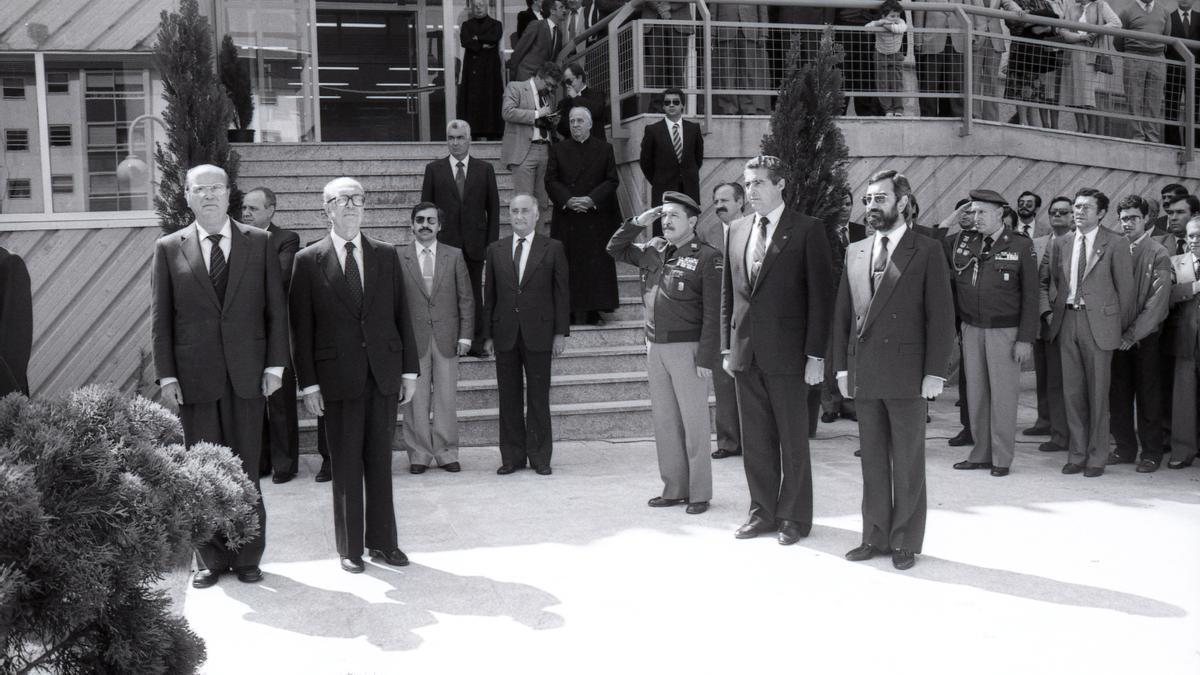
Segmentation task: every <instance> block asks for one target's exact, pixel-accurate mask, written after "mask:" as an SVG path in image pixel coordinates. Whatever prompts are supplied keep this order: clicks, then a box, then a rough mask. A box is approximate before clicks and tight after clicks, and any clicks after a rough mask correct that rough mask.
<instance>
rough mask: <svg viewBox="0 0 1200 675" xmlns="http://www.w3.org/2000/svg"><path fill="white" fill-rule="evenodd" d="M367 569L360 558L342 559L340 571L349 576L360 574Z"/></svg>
mask: <svg viewBox="0 0 1200 675" xmlns="http://www.w3.org/2000/svg"><path fill="white" fill-rule="evenodd" d="M366 568H367V566H366V565H364V564H363V561H362V558H342V569H344V570H346V571H347V572H349V573H351V574H362V571H363V570H365V569H366Z"/></svg>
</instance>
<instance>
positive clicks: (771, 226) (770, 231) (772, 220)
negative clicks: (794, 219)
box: [746, 204, 784, 269]
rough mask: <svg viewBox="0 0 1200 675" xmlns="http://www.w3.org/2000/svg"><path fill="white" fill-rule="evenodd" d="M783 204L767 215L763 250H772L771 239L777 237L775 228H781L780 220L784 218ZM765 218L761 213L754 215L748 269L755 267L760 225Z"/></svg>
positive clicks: (747, 259)
mask: <svg viewBox="0 0 1200 675" xmlns="http://www.w3.org/2000/svg"><path fill="white" fill-rule="evenodd" d="M783 206H784V205H783V204H780V205H779V206H776V207H775V208H774V209H772V210H771V212H770V213H768V214H767V240H766V241H765V242H764V245H763V250H764V251H765V250H767V249H769V248H771V238H772V237H774V236H775V228H776V227H779V219H780V218H782V217H783ZM762 218H763V216H762V214H761V213H755V214H754V222H753V223H751V225H753V227H751V228H750V241H749V242H747V243H748V245H747V246H746V269H751V268H753V267H754V262H753V261H754V247H755V246H756V245H757V244H758V236H759V235H758V223H759V221H761V220H762Z"/></svg>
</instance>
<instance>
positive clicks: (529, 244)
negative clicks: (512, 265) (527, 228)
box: [510, 232, 535, 284]
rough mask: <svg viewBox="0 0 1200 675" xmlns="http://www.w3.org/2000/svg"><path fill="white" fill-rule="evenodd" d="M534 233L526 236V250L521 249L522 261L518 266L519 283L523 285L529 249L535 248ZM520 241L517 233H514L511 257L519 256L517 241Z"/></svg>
mask: <svg viewBox="0 0 1200 675" xmlns="http://www.w3.org/2000/svg"><path fill="white" fill-rule="evenodd" d="M534 234H535V233H534V232H530V233H529V234H528V235H526V236H525V248H523V249H521V260H520V261H519V262H518V264H517V283H518V284H519V283H521V279H523V278H524V277H525V263H526V262H528V261H529V249H531V248H533V236H534ZM519 239H520V237H519V236H517V233H515V232H514V233H513V244H512V251H511V252H510V253H511V255H514V256H515V255H516V254H517V241H518V240H519Z"/></svg>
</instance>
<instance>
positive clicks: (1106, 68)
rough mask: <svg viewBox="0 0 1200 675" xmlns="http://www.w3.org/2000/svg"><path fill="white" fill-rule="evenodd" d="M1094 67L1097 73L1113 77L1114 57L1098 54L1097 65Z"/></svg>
mask: <svg viewBox="0 0 1200 675" xmlns="http://www.w3.org/2000/svg"><path fill="white" fill-rule="evenodd" d="M1092 67H1093V68H1095V69H1096V72H1097V73H1106V74H1108V75H1112V72H1113V62H1112V57H1111V56H1109V55H1108V54H1097V55H1096V63H1095V64H1094V65H1093V66H1092Z"/></svg>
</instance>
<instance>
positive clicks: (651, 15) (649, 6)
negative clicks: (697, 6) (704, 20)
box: [641, 0, 693, 35]
mask: <svg viewBox="0 0 1200 675" xmlns="http://www.w3.org/2000/svg"><path fill="white" fill-rule="evenodd" d="M641 18H643V19H654V20H659V21H661V20H669V21H691V20H692V7H691V4H690V3H686V2H662V1H661V0H650V1H649V2H647V3H646V4H644V5H642V16H641ZM673 28H674V32H676V33H679V34H680V35H691V34H692V32H693V29H692V27H691V25H690V24H680V25H677V26H673Z"/></svg>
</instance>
